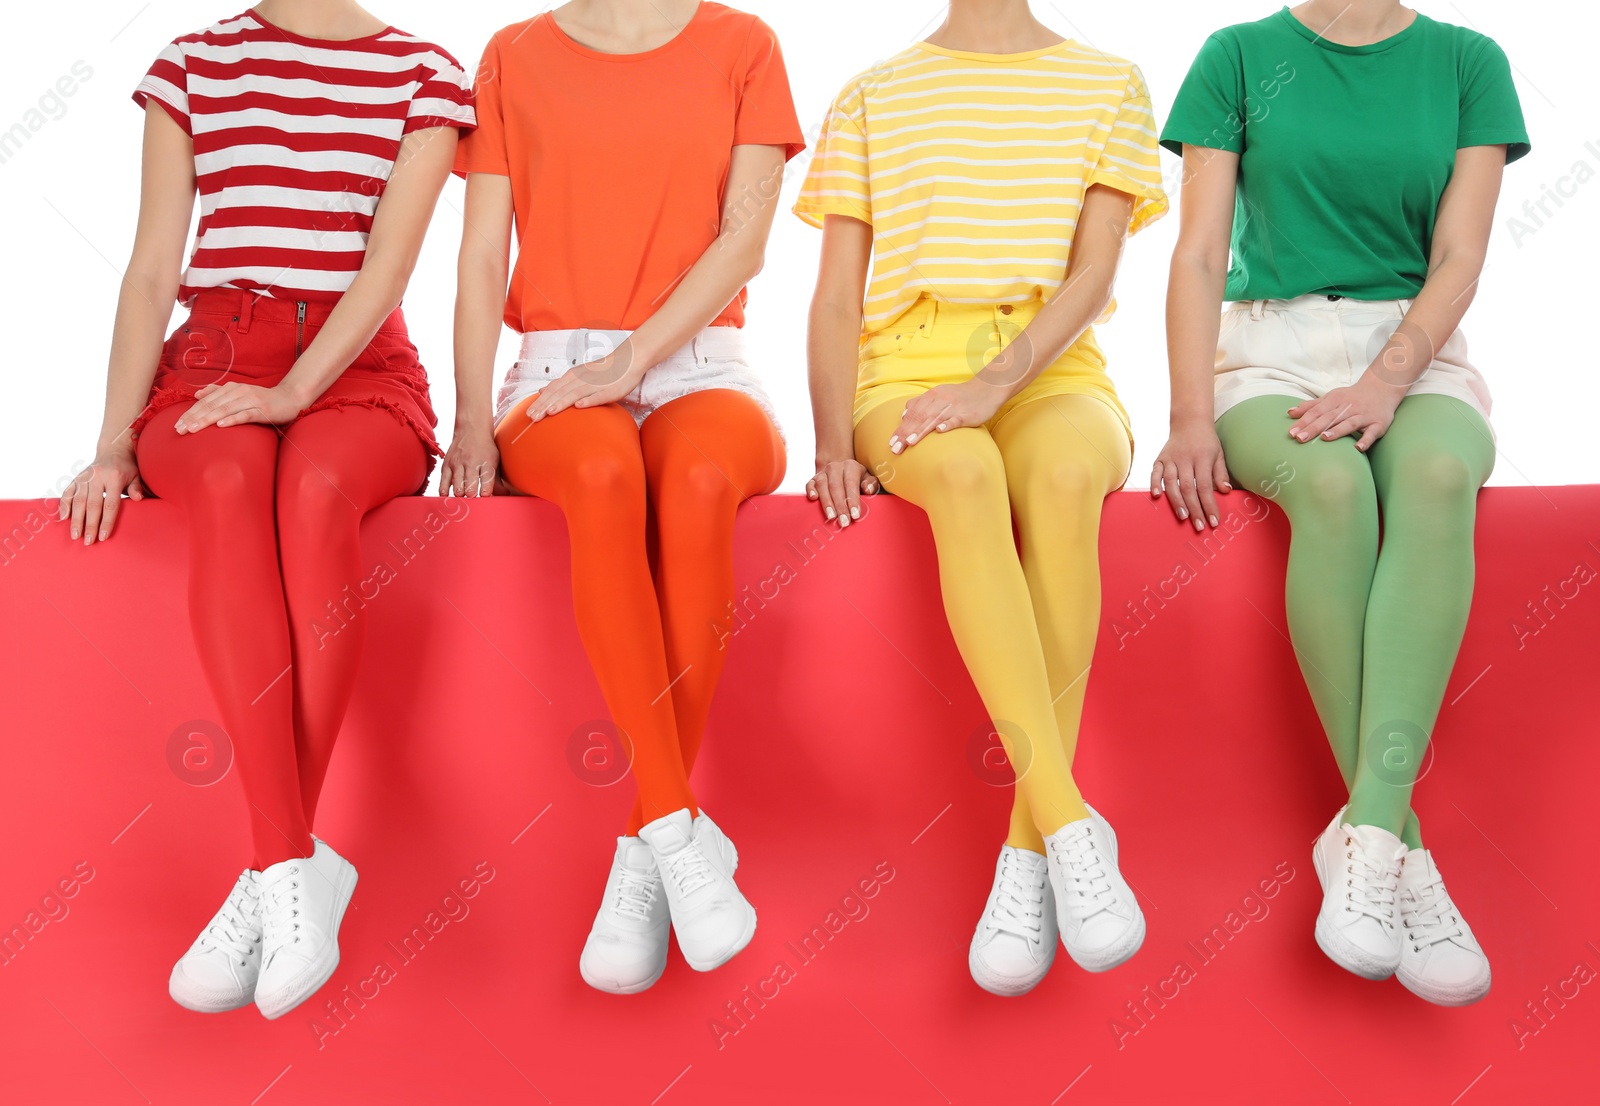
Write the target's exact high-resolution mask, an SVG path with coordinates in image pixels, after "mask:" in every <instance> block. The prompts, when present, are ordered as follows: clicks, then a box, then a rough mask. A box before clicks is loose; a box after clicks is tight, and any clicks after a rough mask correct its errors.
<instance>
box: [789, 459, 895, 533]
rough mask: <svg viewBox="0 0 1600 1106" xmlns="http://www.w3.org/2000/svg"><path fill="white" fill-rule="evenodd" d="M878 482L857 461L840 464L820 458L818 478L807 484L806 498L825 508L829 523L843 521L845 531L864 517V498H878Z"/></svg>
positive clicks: (846, 460)
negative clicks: (856, 520) (862, 500)
mask: <svg viewBox="0 0 1600 1106" xmlns="http://www.w3.org/2000/svg"><path fill="white" fill-rule="evenodd" d="M878 489H879V484H878V478H877V477H876V476H874V475H872V473H870V472H868V471H867V466H865V465H863V464H862V463H861V462H860V461H858V460H856V459H855V458H854V457H845V458H843V459H841V460H837V461H825V460H823V459H822V458H820V457H819V458H817V474H816V475H815V476H813V477H812V478H811V479H810V480H807V481H806V498H807V499H814V500H816V501H817V502H819V503H820V504H821V505H822V515H823V517H824V518H826V519H827V520H828V521H830V522H832V521H833V520H834V519H838V520H839V528H840V529H841V530H842V529H844V528H845V527H846V526H849V525H850V523H851V520H853V519H858V518H860V517H861V497H862V496H863V495H877V494H878Z"/></svg>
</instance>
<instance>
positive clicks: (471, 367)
mask: <svg viewBox="0 0 1600 1106" xmlns="http://www.w3.org/2000/svg"><path fill="white" fill-rule="evenodd" d="M511 225H512V199H511V178H510V177H503V176H499V175H497V174H493V173H472V174H469V175H468V176H467V199H466V211H465V218H464V220H463V226H462V230H461V256H460V259H459V261H458V263H457V277H456V340H455V352H456V427H455V433H454V434H453V435H452V436H451V440H450V449H449V451H448V452H447V453H446V454H445V457H444V466H443V468H442V469H441V470H440V473H439V494H440V495H450V494H452V493H454V494H455V495H466V496H473V495H493V494H494V484H495V473H496V471H497V470H498V469H499V467H500V451H499V450H498V449H497V448H496V447H495V443H494V406H493V404H494V399H493V396H492V395H491V394H490V393H491V391H492V389H493V386H494V358H495V351H496V350H498V349H499V347H500V326H501V318H502V316H503V315H504V314H505V303H506V284H507V280H508V279H509V274H510V262H509V259H510V256H511Z"/></svg>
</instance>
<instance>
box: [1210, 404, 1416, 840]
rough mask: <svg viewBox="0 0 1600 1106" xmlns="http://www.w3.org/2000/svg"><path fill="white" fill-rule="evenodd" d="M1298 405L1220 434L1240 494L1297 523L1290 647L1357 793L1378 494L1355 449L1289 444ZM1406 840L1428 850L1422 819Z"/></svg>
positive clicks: (1223, 426)
mask: <svg viewBox="0 0 1600 1106" xmlns="http://www.w3.org/2000/svg"><path fill="white" fill-rule="evenodd" d="M1298 402H1299V400H1297V399H1294V398H1290V397H1287V396H1262V397H1258V398H1256V399H1249V400H1245V401H1244V402H1243V403H1241V404H1239V405H1238V406H1236V407H1233V408H1230V409H1229V410H1228V411H1226V412H1224V413H1223V415H1222V417H1221V418H1219V419H1218V420H1217V433H1218V434H1219V435H1220V436H1221V438H1222V447H1223V453H1224V455H1225V456H1226V457H1227V461H1228V469H1229V471H1230V472H1231V473H1232V474H1233V478H1234V486H1235V487H1236V488H1238V489H1239V490H1240V491H1242V492H1245V493H1249V494H1252V495H1260V496H1264V497H1265V498H1267V499H1269V500H1271V501H1272V502H1274V503H1276V504H1277V505H1278V506H1279V507H1281V508H1282V509H1283V512H1284V514H1286V515H1287V516H1288V518H1289V527H1290V531H1291V536H1290V541H1289V565H1288V570H1287V573H1286V581H1285V588H1284V591H1285V606H1286V609H1287V612H1288V618H1289V638H1290V640H1291V641H1292V642H1293V644H1294V651H1295V656H1296V658H1297V659H1298V660H1299V662H1300V671H1301V673H1302V674H1303V675H1304V676H1305V681H1306V687H1307V689H1308V690H1309V691H1310V692H1311V701H1312V702H1313V703H1314V704H1315V705H1316V708H1317V716H1318V718H1320V719H1321V720H1322V728H1323V730H1324V731H1326V733H1327V735H1328V743H1329V744H1330V745H1331V746H1332V747H1333V755H1334V759H1335V760H1336V761H1337V762H1338V764H1339V773H1340V775H1341V776H1343V778H1344V782H1345V786H1346V787H1347V788H1349V787H1351V786H1353V785H1354V783H1355V777H1356V762H1357V755H1358V752H1359V746H1360V740H1361V687H1362V671H1363V663H1362V658H1363V643H1362V635H1363V632H1364V630H1365V626H1366V620H1367V604H1368V597H1369V595H1370V593H1371V591H1372V576H1373V572H1374V571H1375V569H1376V567H1377V563H1378V493H1377V489H1376V487H1375V486H1374V484H1373V477H1372V466H1371V464H1370V462H1369V459H1368V458H1367V457H1365V456H1363V455H1362V453H1361V452H1360V451H1359V450H1357V449H1356V447H1355V440H1354V439H1352V438H1341V439H1339V440H1338V441H1335V442H1327V441H1323V440H1322V439H1321V438H1316V439H1313V440H1312V441H1309V442H1298V441H1295V440H1294V439H1293V438H1291V437H1289V427H1290V426H1291V425H1292V424H1293V422H1294V420H1293V419H1291V418H1290V417H1289V416H1288V414H1287V412H1288V410H1289V408H1290V407H1293V406H1294V405H1295V404H1296V403H1298ZM1347 820H1348V819H1347ZM1403 836H1404V838H1405V840H1406V842H1407V844H1409V845H1412V846H1413V847H1415V846H1416V844H1417V843H1418V842H1419V841H1420V836H1419V830H1418V828H1417V823H1416V820H1415V818H1412V819H1410V820H1409V821H1408V822H1407V824H1406V827H1405V834H1404V835H1403Z"/></svg>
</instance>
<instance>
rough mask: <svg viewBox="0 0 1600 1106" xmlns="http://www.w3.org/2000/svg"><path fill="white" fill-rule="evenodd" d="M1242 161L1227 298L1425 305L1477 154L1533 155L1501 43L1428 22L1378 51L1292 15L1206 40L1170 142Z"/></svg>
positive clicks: (1165, 138)
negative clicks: (1445, 222) (1438, 237)
mask: <svg viewBox="0 0 1600 1106" xmlns="http://www.w3.org/2000/svg"><path fill="white" fill-rule="evenodd" d="M1185 143H1187V144H1189V145H1191V146H1206V147H1210V148H1212V149H1218V150H1229V151H1232V152H1234V153H1237V154H1239V155H1240V158H1239V189H1238V201H1237V206H1236V210H1235V213H1234V221H1233V264H1232V267H1231V268H1230V269H1229V271H1228V288H1227V292H1226V295H1227V298H1228V299H1232V300H1250V299H1292V298H1294V297H1295V296H1301V295H1305V294H1307V293H1311V292H1316V293H1322V294H1325V295H1340V296H1347V297H1350V298H1351V299H1361V300H1394V299H1409V298H1412V297H1415V296H1416V294H1417V293H1418V292H1420V291H1421V290H1422V281H1423V278H1424V277H1426V276H1427V274H1428V256H1429V252H1430V250H1431V248H1432V243H1433V226H1434V219H1435V217H1436V216H1437V214H1438V211H1439V198H1440V197H1441V196H1442V195H1443V194H1444V189H1445V185H1447V184H1449V183H1450V174H1451V172H1452V170H1453V169H1454V166H1455V153H1456V150H1457V148H1459V147H1462V146H1498V145H1502V144H1503V145H1505V146H1507V147H1508V149H1507V151H1506V160H1507V161H1508V162H1509V161H1515V160H1516V159H1517V158H1519V157H1521V156H1522V155H1523V154H1525V153H1527V152H1528V132H1527V128H1526V127H1525V126H1524V124H1523V121H1522V107H1521V104H1520V103H1519V102H1518V100H1517V92H1516V89H1515V88H1514V87H1513V85H1512V83H1511V65H1510V63H1509V62H1508V61H1507V60H1506V56H1505V54H1504V52H1502V51H1501V49H1500V47H1499V46H1497V45H1495V43H1494V41H1493V40H1492V39H1489V38H1486V37H1485V36H1483V35H1481V34H1478V33H1477V32H1476V31H1470V30H1467V29H1466V28H1463V27H1456V26H1453V25H1451V24H1449V23H1439V22H1436V21H1434V20H1432V19H1429V18H1428V17H1427V16H1425V15H1423V14H1421V13H1420V12H1419V13H1418V14H1417V17H1416V19H1415V20H1414V21H1413V22H1412V23H1411V25H1410V26H1409V27H1407V28H1406V29H1405V30H1403V31H1401V32H1400V33H1399V34H1396V35H1391V36H1390V37H1389V38H1386V39H1384V40H1383V41H1381V42H1375V43H1373V44H1372V45H1370V46H1340V45H1339V44H1338V43H1334V42H1328V41H1327V40H1325V39H1322V38H1320V37H1319V36H1318V35H1317V34H1316V32H1314V31H1313V30H1312V29H1311V28H1310V27H1307V26H1306V25H1305V24H1304V23H1301V22H1300V21H1299V20H1298V19H1296V18H1295V17H1294V16H1293V15H1292V14H1290V12H1289V9H1288V8H1284V9H1283V10H1282V11H1280V12H1278V13H1277V14H1275V15H1271V16H1268V17H1267V18H1266V19H1262V20H1258V21H1257V22H1254V23H1241V24H1239V25H1237V26H1234V27H1227V28H1224V29H1223V30H1220V31H1218V32H1217V33H1216V34H1214V35H1212V36H1211V37H1210V38H1208V39H1207V40H1206V43H1205V45H1204V46H1202V47H1201V48H1200V54H1199V56H1198V57H1196V58H1195V61H1194V65H1193V66H1192V67H1191V68H1190V70H1189V75H1188V76H1187V77H1186V78H1184V82H1183V87H1182V88H1180V89H1179V90H1178V97H1177V101H1176V102H1175V103H1174V104H1173V105H1172V115H1171V117H1170V118H1169V119H1168V120H1167V125H1166V128H1165V130H1163V131H1162V134H1161V144H1162V145H1163V146H1165V147H1167V149H1169V150H1171V151H1173V152H1174V153H1176V154H1180V155H1181V154H1182V153H1183V145H1184V144H1185Z"/></svg>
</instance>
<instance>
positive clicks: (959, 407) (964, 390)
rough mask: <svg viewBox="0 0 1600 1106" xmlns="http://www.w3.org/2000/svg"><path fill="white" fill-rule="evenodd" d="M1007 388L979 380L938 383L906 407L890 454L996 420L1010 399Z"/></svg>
mask: <svg viewBox="0 0 1600 1106" xmlns="http://www.w3.org/2000/svg"><path fill="white" fill-rule="evenodd" d="M1009 394H1010V393H1009V391H1008V389H1006V388H1003V387H1000V386H999V385H996V384H990V383H987V382H986V381H984V380H982V379H978V378H974V379H972V380H964V381H962V382H961V383H960V384H939V385H937V386H935V387H932V388H929V389H928V390H927V391H926V392H923V393H922V394H921V395H920V396H915V397H913V398H912V400H911V402H909V403H907V404H906V410H905V415H904V417H903V418H901V420H900V426H899V427H898V428H897V429H896V430H895V432H894V433H893V434H892V435H891V436H890V438H889V452H890V453H901V452H903V451H904V450H905V449H906V448H907V447H909V446H914V445H916V444H917V443H918V442H920V441H922V439H923V438H926V437H927V436H928V435H929V433H931V432H934V431H937V432H938V433H940V434H944V433H947V432H948V431H951V430H956V429H958V428H960V427H963V426H982V425H983V424H984V423H986V422H988V421H989V420H990V419H992V418H994V416H995V412H997V411H999V410H1000V405H1001V404H1003V403H1004V402H1005V401H1006V399H1007V397H1008V396H1009Z"/></svg>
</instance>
